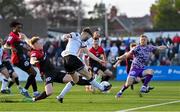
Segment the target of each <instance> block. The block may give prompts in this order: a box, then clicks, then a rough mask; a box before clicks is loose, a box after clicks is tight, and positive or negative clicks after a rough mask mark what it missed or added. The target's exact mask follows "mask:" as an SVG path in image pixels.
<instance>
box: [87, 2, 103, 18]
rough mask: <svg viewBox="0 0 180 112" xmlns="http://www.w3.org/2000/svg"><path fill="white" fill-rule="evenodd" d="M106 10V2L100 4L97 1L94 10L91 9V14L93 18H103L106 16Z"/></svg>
mask: <svg viewBox="0 0 180 112" xmlns="http://www.w3.org/2000/svg"><path fill="white" fill-rule="evenodd" d="M105 11H106V9H105V4H104V3H100V4H97V3H96V4H95V5H94V9H93V11H89V14H91V15H92V18H95V19H102V18H103V17H104V14H105Z"/></svg>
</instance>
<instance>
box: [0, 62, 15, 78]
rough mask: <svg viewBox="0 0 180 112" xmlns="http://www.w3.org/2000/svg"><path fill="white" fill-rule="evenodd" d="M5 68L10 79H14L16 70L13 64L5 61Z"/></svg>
mask: <svg viewBox="0 0 180 112" xmlns="http://www.w3.org/2000/svg"><path fill="white" fill-rule="evenodd" d="M2 63H3V66H4V67H6V68H7V70H8V72H9V75H10V77H11V78H12V74H13V72H14V68H13V67H12V65H11V63H10V62H9V61H3V62H2Z"/></svg>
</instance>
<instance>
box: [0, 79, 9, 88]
mask: <svg viewBox="0 0 180 112" xmlns="http://www.w3.org/2000/svg"><path fill="white" fill-rule="evenodd" d="M7 84H8V80H7V79H5V78H4V79H3V80H2V85H1V90H5V89H6V87H7Z"/></svg>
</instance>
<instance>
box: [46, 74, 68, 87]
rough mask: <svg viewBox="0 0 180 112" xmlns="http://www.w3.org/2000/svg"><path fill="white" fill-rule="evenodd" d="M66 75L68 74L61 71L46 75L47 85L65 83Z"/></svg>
mask: <svg viewBox="0 0 180 112" xmlns="http://www.w3.org/2000/svg"><path fill="white" fill-rule="evenodd" d="M65 75H66V73H65V72H61V71H52V72H48V73H45V78H46V85H47V84H49V83H53V82H57V83H64V82H63V78H64V77H65Z"/></svg>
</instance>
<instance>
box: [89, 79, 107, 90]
mask: <svg viewBox="0 0 180 112" xmlns="http://www.w3.org/2000/svg"><path fill="white" fill-rule="evenodd" d="M89 83H90V84H91V85H92V86H94V87H96V88H98V89H100V90H101V91H103V90H104V86H102V85H100V84H99V83H98V82H97V81H96V80H95V79H93V80H92V81H91V82H89Z"/></svg>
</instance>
